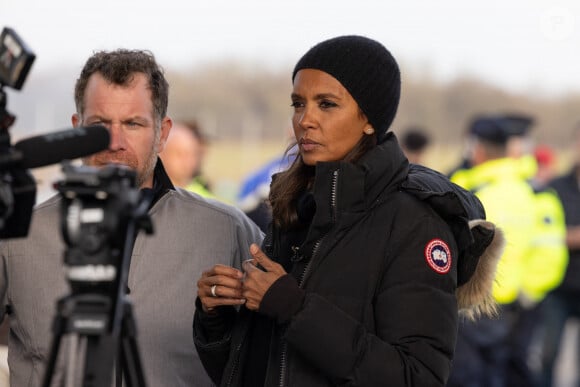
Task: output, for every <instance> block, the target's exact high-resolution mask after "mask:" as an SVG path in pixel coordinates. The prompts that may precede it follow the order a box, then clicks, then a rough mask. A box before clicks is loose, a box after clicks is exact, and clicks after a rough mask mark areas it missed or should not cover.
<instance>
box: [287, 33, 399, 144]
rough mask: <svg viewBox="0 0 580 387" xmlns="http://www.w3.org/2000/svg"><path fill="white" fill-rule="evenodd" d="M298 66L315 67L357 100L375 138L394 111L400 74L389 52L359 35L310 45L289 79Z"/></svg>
mask: <svg viewBox="0 0 580 387" xmlns="http://www.w3.org/2000/svg"><path fill="white" fill-rule="evenodd" d="M302 69H317V70H321V71H324V72H325V73H328V74H330V75H332V76H333V77H334V78H336V79H337V80H338V81H339V82H340V83H341V84H342V85H343V86H344V88H345V89H347V90H348V92H349V93H350V95H351V96H352V97H353V98H354V100H355V101H356V102H357V104H358V106H359V107H360V108H361V110H362V111H363V112H364V114H365V115H366V117H367V118H368V120H369V122H370V124H371V125H372V126H373V128H374V129H375V134H376V135H377V140H378V142H379V143H380V142H382V141H383V140H384V139H385V138H386V133H387V130H388V129H389V127H390V126H391V123H392V122H393V119H394V118H395V113H396V112H397V107H398V106H399V98H400V95H401V74H400V72H399V66H398V65H397V62H396V61H395V58H393V56H392V55H391V53H390V52H389V51H388V50H387V49H386V48H385V47H384V46H383V45H382V44H381V43H379V42H377V41H375V40H372V39H369V38H366V37H363V36H355V35H349V36H339V37H336V38H332V39H329V40H326V41H323V42H321V43H318V44H317V45H316V46H314V47H312V48H311V49H310V50H308V52H307V53H306V54H304V56H303V57H302V58H300V60H299V61H298V63H297V64H296V67H294V71H293V72H292V82H294V78H295V77H296V73H297V72H298V71H299V70H302Z"/></svg>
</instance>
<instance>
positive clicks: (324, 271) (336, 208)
mask: <svg viewBox="0 0 580 387" xmlns="http://www.w3.org/2000/svg"><path fill="white" fill-rule="evenodd" d="M417 177H418V179H417ZM313 197H314V201H315V203H316V207H315V208H316V211H315V213H314V217H313V218H312V221H311V224H310V227H309V231H308V233H307V236H306V239H305V241H304V242H303V243H302V244H301V246H299V249H296V248H295V247H294V248H292V247H293V246H291V245H290V244H286V243H284V241H285V240H287V238H285V235H280V233H279V232H278V231H277V230H274V231H273V232H272V233H270V234H269V236H268V237H267V238H266V241H265V246H264V248H265V251H266V253H267V254H268V255H269V256H270V257H271V258H272V259H274V260H280V259H281V257H287V256H289V255H292V254H293V257H294V259H293V261H294V264H293V268H292V271H291V273H290V274H291V275H292V276H293V277H294V278H295V279H296V281H297V282H298V283H299V284H300V288H301V289H303V294H304V298H303V302H302V305H301V307H300V308H299V309H298V311H297V312H296V313H294V314H293V315H292V316H291V318H289V320H288V321H284V322H282V323H280V322H272V327H273V328H272V332H264V334H265V335H271V338H272V340H271V341H270V343H271V345H270V356H269V358H268V359H264V360H263V361H264V362H268V365H267V368H266V383H265V385H266V386H276V385H283V386H300V387H307V386H421V387H427V386H444V385H445V382H446V380H447V377H448V375H449V372H450V367H451V360H452V358H453V352H454V345H455V337H456V330H457V321H458V299H457V296H456V291H457V284H458V261H462V260H464V261H465V262H466V263H467V264H462V265H460V266H461V267H462V269H461V270H462V274H461V275H460V277H461V279H460V281H461V283H466V282H468V281H467V279H468V277H472V278H476V279H478V281H479V280H482V279H483V280H484V281H486V280H487V281H488V283H487V284H485V283H479V284H477V285H476V286H475V288H476V289H477V291H479V294H471V295H470V298H469V299H470V300H472V304H473V302H475V303H478V305H477V306H478V307H481V306H482V305H483V306H484V307H487V306H488V305H487V302H488V300H489V294H488V293H489V292H490V289H491V280H490V279H489V278H490V274H489V273H488V274H486V275H485V276H481V275H476V276H472V274H473V272H474V271H478V270H480V269H481V268H482V266H481V265H480V266H479V268H480V269H477V270H476V269H475V268H476V267H478V265H477V256H479V255H480V254H481V252H482V251H484V250H485V249H486V247H488V246H489V244H490V243H491V240H492V237H493V236H494V231H493V227H492V225H490V224H488V223H485V222H484V223H483V225H485V226H486V227H487V228H486V227H481V225H480V226H479V227H478V231H477V232H472V231H470V229H469V226H468V220H469V218H477V217H481V218H483V217H484V212H483V208H482V207H481V204H480V203H479V201H477V199H475V197H473V196H470V194H468V193H467V192H465V191H463V190H461V189H459V188H458V187H457V186H453V185H451V184H449V182H448V180H447V179H446V178H445V177H443V175H440V174H438V173H436V172H434V171H431V170H428V169H426V168H418V167H413V171H412V172H411V173H410V171H409V164H408V162H407V160H406V159H405V157H404V156H403V154H402V152H401V151H400V148H399V146H398V144H397V141H396V138H395V137H394V135H392V134H391V135H389V136H388V138H387V140H386V141H385V142H384V143H383V144H380V145H379V146H378V147H377V148H376V149H374V150H372V151H370V152H369V153H368V154H367V155H365V156H364V157H363V159H361V161H360V162H359V163H358V164H357V165H353V164H350V163H345V162H333V163H320V164H318V165H317V167H316V178H315V184H314V189H313ZM458 243H460V245H458ZM464 257H469V259H464ZM493 268H494V264H493V263H491V264H490V265H489V269H488V270H492V271H493ZM472 290H473V289H472ZM266 296H268V294H267V295H266ZM281 301H283V300H281ZM226 316H229V317H227V318H229V319H230V320H227V318H226ZM255 317H256V314H255V313H252V312H249V311H248V310H247V309H245V308H242V309H241V311H240V313H239V314H238V315H237V321H236V322H235V323H234V322H233V320H232V319H233V318H234V314H233V313H229V314H227V313H226V314H223V313H222V315H221V317H220V319H221V321H220V322H219V323H217V322H216V321H215V319H213V322H212V321H211V320H212V319H208V317H207V316H204V315H203V312H201V308H198V312H196V317H195V321H194V338H195V343H196V346H197V349H198V352H199V354H200V357H201V358H202V361H203V362H204V365H205V367H206V370H207V371H208V373H209V374H210V376H212V378H213V379H214V381H215V382H216V383H217V384H219V385H222V386H240V385H241V383H242V382H241V375H242V371H241V370H242V369H244V367H246V366H247V364H246V363H245V362H244V360H245V359H247V351H248V350H249V349H250V348H251V345H252V343H251V342H248V340H247V337H246V334H247V330H248V329H249V328H250V326H251V324H253V322H254V319H255ZM216 327H219V329H223V331H222V332H220V333H219V335H217V336H216V332H215V329H216ZM232 327H233V328H232ZM208 329H213V332H212V334H211V336H212V337H214V338H215V337H219V339H218V340H211V342H208V336H207V332H208Z"/></svg>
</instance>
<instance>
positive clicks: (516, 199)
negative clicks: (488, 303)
mask: <svg viewBox="0 0 580 387" xmlns="http://www.w3.org/2000/svg"><path fill="white" fill-rule="evenodd" d="M470 133H471V134H470V136H471V139H470V142H471V144H472V148H471V157H470V160H469V161H470V164H471V165H472V167H471V168H469V169H462V170H459V171H457V172H455V173H454V175H453V176H452V177H451V181H453V182H455V183H456V184H458V185H460V186H462V187H463V188H465V189H468V190H471V191H472V192H474V193H475V194H476V195H477V197H478V198H479V199H480V200H481V202H482V204H483V205H484V207H485V212H486V215H487V219H489V220H490V221H491V222H494V223H495V224H496V225H497V226H498V227H500V228H502V229H503V230H504V232H505V236H506V241H507V243H506V247H505V250H504V252H503V254H502V257H501V259H500V262H499V265H498V268H497V277H496V278H497V280H496V282H495V283H494V289H493V295H494V298H495V300H496V301H497V303H498V304H499V306H500V311H499V316H498V318H486V317H482V318H481V319H479V320H478V321H477V322H474V323H471V322H467V321H466V322H463V323H462V324H460V325H459V332H458V338H457V346H456V354H455V360H454V365H453V370H452V372H451V376H450V378H449V382H448V386H450V387H453V386H474V387H476V386H478V387H496V386H497V387H503V386H508V385H509V384H508V383H507V380H508V377H509V375H508V373H509V363H510V361H511V357H512V343H511V335H512V334H513V321H514V319H517V317H518V304H517V302H518V297H519V295H520V291H521V289H522V279H523V272H524V270H525V267H524V264H525V259H526V257H527V256H528V255H529V253H530V250H531V248H532V243H533V236H534V220H535V216H534V212H533V211H531V210H530V209H531V208H533V207H534V194H533V191H532V189H531V187H530V185H529V184H528V183H527V182H525V181H524V180H523V179H522V178H521V176H520V169H519V163H518V161H517V160H515V159H513V158H512V157H508V154H507V142H508V134H507V132H506V131H505V129H504V122H503V117H495V116H481V117H478V118H476V119H475V120H474V121H473V123H472V124H471V126H470Z"/></svg>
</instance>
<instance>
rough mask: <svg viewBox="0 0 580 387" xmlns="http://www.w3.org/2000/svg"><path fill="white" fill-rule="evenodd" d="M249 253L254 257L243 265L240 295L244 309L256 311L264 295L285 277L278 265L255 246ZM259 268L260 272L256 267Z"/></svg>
mask: <svg viewBox="0 0 580 387" xmlns="http://www.w3.org/2000/svg"><path fill="white" fill-rule="evenodd" d="M250 253H251V254H252V256H253V257H254V258H253V259H252V260H251V261H252V262H248V261H246V262H245V263H244V270H245V274H244V280H243V283H242V295H243V298H244V299H245V300H246V301H245V302H246V308H248V309H250V310H258V309H259V308H260V303H261V302H262V298H264V294H266V292H267V291H268V289H270V286H272V284H273V283H274V282H276V281H277V280H278V278H280V277H282V276H284V275H286V271H285V270H284V268H283V267H282V265H280V264H279V263H276V262H274V261H272V260H271V259H270V258H268V256H266V254H264V252H263V251H262V250H260V248H259V247H258V245H256V244H252V245H251V246H250ZM258 265H259V266H261V267H262V268H263V270H260V269H259V268H258V267H256V266H258Z"/></svg>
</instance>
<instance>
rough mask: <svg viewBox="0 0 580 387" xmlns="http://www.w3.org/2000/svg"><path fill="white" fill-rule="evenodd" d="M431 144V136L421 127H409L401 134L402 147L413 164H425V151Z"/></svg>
mask: <svg viewBox="0 0 580 387" xmlns="http://www.w3.org/2000/svg"><path fill="white" fill-rule="evenodd" d="M430 144H431V138H430V136H429V135H428V134H427V132H426V131H425V130H424V129H423V128H420V127H411V128H408V129H407V130H406V131H405V132H404V133H403V135H402V136H401V148H402V149H403V152H404V153H405V156H406V157H407V159H409V162H410V163H413V164H424V157H425V152H426V151H427V147H428V146H429V145H430Z"/></svg>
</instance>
